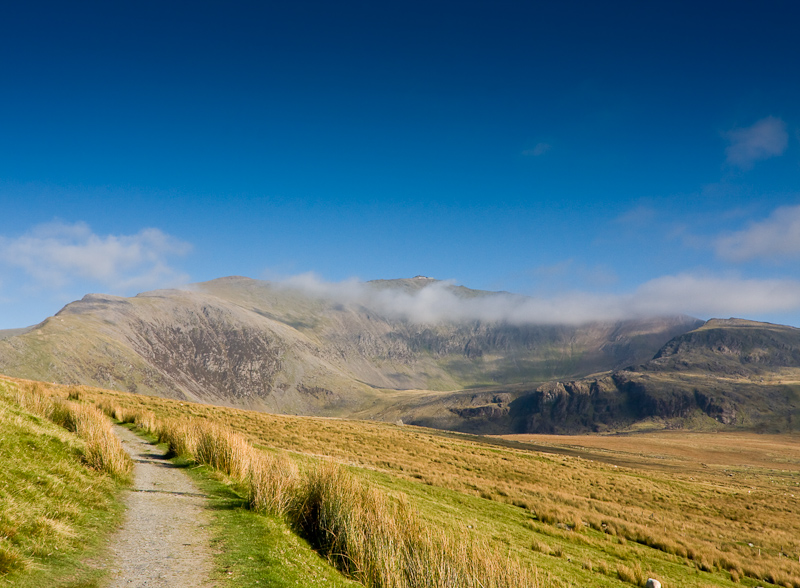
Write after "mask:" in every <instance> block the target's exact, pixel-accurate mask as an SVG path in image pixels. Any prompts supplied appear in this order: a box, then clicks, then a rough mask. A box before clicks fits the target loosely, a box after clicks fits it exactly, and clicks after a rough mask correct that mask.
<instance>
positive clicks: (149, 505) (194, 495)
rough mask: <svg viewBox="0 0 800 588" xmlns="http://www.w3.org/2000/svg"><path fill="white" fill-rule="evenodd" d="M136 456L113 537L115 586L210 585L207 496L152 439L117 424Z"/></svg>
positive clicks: (173, 587)
mask: <svg viewBox="0 0 800 588" xmlns="http://www.w3.org/2000/svg"><path fill="white" fill-rule="evenodd" d="M115 431H116V433H117V435H119V437H120V439H121V440H122V445H123V447H125V450H126V451H127V452H128V453H129V454H130V456H131V457H132V458H133V460H134V462H135V464H136V467H135V469H134V482H133V487H132V490H131V491H130V492H129V494H128V496H127V498H126V504H127V507H128V510H127V513H126V519H125V522H124V523H123V525H122V527H121V528H120V530H119V531H117V533H116V534H115V535H114V536H113V537H112V538H111V548H110V551H111V557H112V560H111V562H110V563H109V565H108V569H109V570H110V577H111V581H110V584H109V586H110V587H111V588H145V587H146V588H212V587H213V584H212V583H211V581H210V580H209V579H208V578H209V574H210V572H211V570H212V568H213V564H212V555H211V548H210V534H209V532H208V530H207V527H208V525H209V522H210V517H209V515H208V512H206V510H205V502H206V501H205V497H204V496H203V495H202V494H200V493H199V492H198V490H197V488H196V487H195V486H194V484H193V483H192V481H191V480H190V479H189V477H188V476H187V475H186V474H185V473H184V472H183V471H181V469H180V468H176V467H174V466H173V465H172V463H170V462H169V461H168V460H167V459H165V457H164V455H163V454H162V453H161V452H160V451H159V450H158V449H157V448H156V447H154V446H153V445H150V444H149V443H147V442H146V441H143V440H142V439H140V438H139V437H138V436H136V435H135V434H134V433H132V432H131V431H129V430H128V429H125V428H124V427H115Z"/></svg>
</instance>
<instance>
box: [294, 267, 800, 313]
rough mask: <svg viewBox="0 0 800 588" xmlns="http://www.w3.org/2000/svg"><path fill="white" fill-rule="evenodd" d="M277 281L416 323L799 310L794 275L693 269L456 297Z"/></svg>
mask: <svg viewBox="0 0 800 588" xmlns="http://www.w3.org/2000/svg"><path fill="white" fill-rule="evenodd" d="M279 285H280V286H281V287H284V288H290V289H295V290H300V291H302V292H304V293H305V294H307V295H311V296H315V297H319V298H326V299H329V300H332V301H335V302H338V303H341V304H355V305H361V306H365V307H367V308H370V309H371V310H373V311H374V312H378V313H380V314H382V315H384V316H387V317H390V318H396V319H405V320H408V321H411V322H420V323H427V322H438V321H472V320H480V321H504V322H508V323H512V324H581V323H587V322H593V321H613V320H621V319H626V318H636V317H652V316H667V315H676V314H689V315H693V316H699V317H713V316H718V317H728V316H739V317H748V316H752V315H755V314H763V313H771V312H786V311H796V310H800V281H797V280H748V279H742V278H738V277H716V276H703V275H696V274H678V275H673V276H663V277H660V278H656V279H654V280H651V281H649V282H646V283H644V284H642V285H641V286H639V287H638V288H636V289H635V290H634V291H633V292H628V293H623V294H593V293H586V292H569V293H564V294H560V295H557V296H549V297H525V296H519V295H515V294H506V293H497V294H490V295H486V296H477V297H461V296H459V295H458V294H457V293H456V291H455V290H454V289H452V287H451V286H452V282H435V283H432V284H430V285H428V286H426V287H424V288H422V289H421V290H419V291H416V292H407V291H404V290H399V289H388V288H378V287H375V286H373V285H370V284H369V283H364V282H359V281H357V280H348V281H345V282H339V283H330V282H324V281H322V280H320V279H319V278H318V277H316V276H315V275H313V274H304V275H300V276H295V277H293V278H289V279H287V280H284V281H283V282H280V283H279Z"/></svg>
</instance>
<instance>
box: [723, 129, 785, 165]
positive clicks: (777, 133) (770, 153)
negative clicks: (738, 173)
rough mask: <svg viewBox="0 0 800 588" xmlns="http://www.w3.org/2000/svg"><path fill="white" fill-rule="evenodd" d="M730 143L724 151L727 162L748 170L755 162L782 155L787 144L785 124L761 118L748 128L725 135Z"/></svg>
mask: <svg viewBox="0 0 800 588" xmlns="http://www.w3.org/2000/svg"><path fill="white" fill-rule="evenodd" d="M726 138H727V139H728V140H729V141H730V142H731V144H730V145H729V146H728V148H727V149H726V150H725V155H726V156H727V160H726V161H727V162H728V163H729V164H730V165H734V166H736V167H740V168H742V169H750V168H751V167H753V164H754V163H755V162H756V161H761V160H762V159H769V158H770V157H775V156H777V155H782V154H783V152H784V151H786V146H787V145H788V144H789V134H788V133H787V132H786V123H785V122H783V121H782V120H781V119H779V118H775V117H774V116H768V117H767V118H762V119H761V120H760V121H758V122H756V123H755V124H753V125H752V126H750V127H747V128H744V129H734V130H732V131H729V132H728V133H726Z"/></svg>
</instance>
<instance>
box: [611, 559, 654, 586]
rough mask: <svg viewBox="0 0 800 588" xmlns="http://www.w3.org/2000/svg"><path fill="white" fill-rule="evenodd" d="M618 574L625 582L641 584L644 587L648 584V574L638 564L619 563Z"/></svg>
mask: <svg viewBox="0 0 800 588" xmlns="http://www.w3.org/2000/svg"><path fill="white" fill-rule="evenodd" d="M617 575H618V576H619V579H620V580H622V581H623V582H628V583H629V584H633V585H634V586H641V587H642V588H644V586H646V585H647V578H648V575H647V574H646V573H644V572H643V571H642V568H641V566H640V565H638V564H634V565H632V566H626V565H625V564H619V565H618V566H617Z"/></svg>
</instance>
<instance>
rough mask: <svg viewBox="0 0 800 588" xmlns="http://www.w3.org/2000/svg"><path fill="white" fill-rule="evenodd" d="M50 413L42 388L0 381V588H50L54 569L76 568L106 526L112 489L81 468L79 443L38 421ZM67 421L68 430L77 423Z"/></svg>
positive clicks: (107, 480) (83, 449)
mask: <svg viewBox="0 0 800 588" xmlns="http://www.w3.org/2000/svg"><path fill="white" fill-rule="evenodd" d="M20 402H21V403H22V406H21V405H20ZM28 406H32V407H34V408H35V409H36V410H35V411H31V410H30V409H28V408H26V407H28ZM63 408H64V405H61V404H59V405H58V406H57V407H56V410H61V411H62V412H63V410H62V409H63ZM86 408H89V409H91V410H93V411H96V409H94V408H93V407H89V406H87V407H86ZM51 412H53V406H52V405H51V402H50V400H49V399H48V395H47V394H46V390H45V389H44V388H37V389H35V390H33V391H31V390H29V389H27V388H24V387H23V388H22V389H20V387H19V386H17V385H14V384H10V383H8V382H5V381H0V464H2V467H0V586H6V585H13V586H17V585H24V586H28V585H29V581H31V582H33V583H34V585H42V586H45V585H53V584H52V583H51V582H50V580H51V579H52V575H53V574H54V573H55V571H54V570H55V568H58V569H59V570H60V573H62V574H63V573H65V570H68V568H69V566H79V558H80V556H81V554H83V553H84V552H85V549H86V545H87V543H92V542H93V541H94V539H93V538H94V537H96V536H97V535H98V534H99V532H100V529H101V528H102V527H105V526H108V525H110V524H113V522H114V521H113V520H111V519H112V517H113V516H114V512H116V509H115V508H114V507H113V506H112V504H113V495H114V493H115V491H116V488H117V487H118V486H117V484H115V482H114V481H113V479H112V478H111V476H108V475H106V474H105V473H102V472H100V471H97V470H95V469H93V468H89V467H86V465H87V464H88V461H87V459H86V456H87V454H88V451H87V441H86V440H84V439H81V438H80V437H79V436H78V435H75V434H74V433H70V432H68V431H67V430H65V429H63V428H62V427H59V426H56V425H55V424H54V423H52V422H50V421H49V420H48V419H46V418H44V417H43V416H42V413H45V414H46V413H51ZM69 414H70V415H71V416H70V417H69V418H68V420H69V421H71V422H72V423H73V425H77V424H81V425H82V423H83V422H84V420H85V419H83V418H82V417H81V415H79V414H76V413H75V412H73V411H70V412H69ZM62 416H63V415H62ZM101 416H102V415H101ZM103 418H104V417H103ZM104 420H105V418H104ZM79 456H83V459H81V457H79ZM81 461H83V462H84V463H81ZM112 511H113V512H112ZM76 573H77V572H76ZM81 573H82V572H81ZM32 578H33V579H32ZM76 585H77V584H76ZM87 585H88V584H87Z"/></svg>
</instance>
